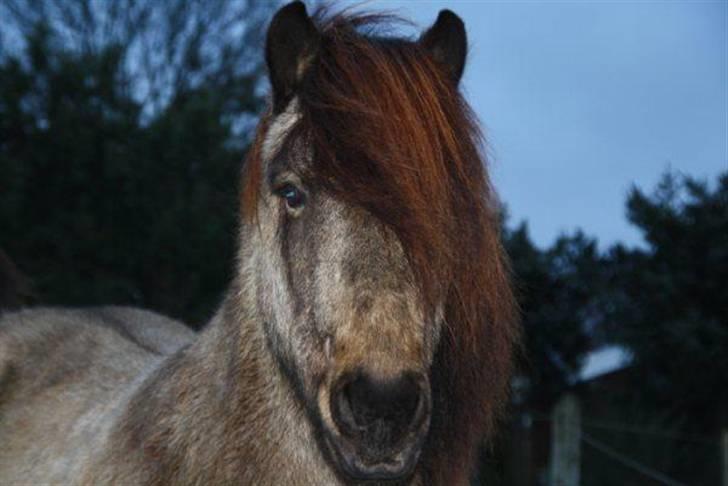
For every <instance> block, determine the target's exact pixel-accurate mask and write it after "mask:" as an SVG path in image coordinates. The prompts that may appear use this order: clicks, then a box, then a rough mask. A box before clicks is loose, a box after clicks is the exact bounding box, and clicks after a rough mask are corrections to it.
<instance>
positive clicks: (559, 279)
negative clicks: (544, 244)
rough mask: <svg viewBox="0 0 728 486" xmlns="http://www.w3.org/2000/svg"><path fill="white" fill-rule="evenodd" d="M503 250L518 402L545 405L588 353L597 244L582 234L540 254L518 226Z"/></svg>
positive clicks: (594, 318) (597, 290)
mask: <svg viewBox="0 0 728 486" xmlns="http://www.w3.org/2000/svg"><path fill="white" fill-rule="evenodd" d="M505 245H506V249H507V251H508V254H509V256H510V258H511V261H512V266H513V273H514V281H515V285H516V292H517V295H518V298H519V304H520V306H521V313H522V317H523V327H524V346H525V350H524V351H525V352H524V355H525V363H524V366H523V368H522V371H523V375H522V377H521V378H522V380H521V382H520V387H519V388H520V392H521V394H523V395H524V396H523V397H521V398H522V399H523V400H525V401H527V402H530V406H534V405H537V404H538V406H548V404H549V403H550V402H551V400H552V399H554V398H555V397H556V396H557V395H558V394H559V393H561V391H562V390H563V389H564V388H565V387H566V386H568V385H569V384H570V383H572V382H573V381H574V379H575V378H576V375H577V373H578V370H579V367H580V365H581V361H582V358H583V357H584V355H585V353H586V352H587V351H588V350H589V349H590V346H591V337H590V336H591V335H590V330H591V328H592V327H594V326H595V325H596V321H597V319H599V316H600V314H599V313H597V312H596V307H595V306H596V303H597V299H598V296H599V295H600V282H601V269H602V265H603V262H602V261H601V259H600V256H599V254H598V252H597V246H596V242H595V241H594V240H593V239H590V238H588V237H586V236H585V235H584V234H583V233H581V232H577V233H576V234H574V235H572V236H566V235H564V236H561V237H559V238H558V239H557V241H556V242H555V243H554V244H553V245H552V246H551V247H550V248H548V249H546V250H541V249H539V248H537V247H536V246H535V245H534V244H533V242H532V241H531V239H530V237H529V235H528V229H527V226H526V225H525V223H522V224H521V225H520V226H519V227H517V228H516V229H515V230H512V231H505ZM523 380H525V382H523Z"/></svg>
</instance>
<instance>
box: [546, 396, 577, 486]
mask: <svg viewBox="0 0 728 486" xmlns="http://www.w3.org/2000/svg"><path fill="white" fill-rule="evenodd" d="M580 408H581V407H580V405H579V399H578V398H577V397H576V396H574V395H572V394H567V395H564V396H563V397H562V398H561V399H560V400H559V401H558V402H557V403H556V405H555V406H554V409H553V412H552V413H551V460H550V468H549V469H550V470H549V484H550V485H551V486H578V485H579V472H580V471H579V469H580V465H581V464H580V462H581V457H580V456H581V409H580Z"/></svg>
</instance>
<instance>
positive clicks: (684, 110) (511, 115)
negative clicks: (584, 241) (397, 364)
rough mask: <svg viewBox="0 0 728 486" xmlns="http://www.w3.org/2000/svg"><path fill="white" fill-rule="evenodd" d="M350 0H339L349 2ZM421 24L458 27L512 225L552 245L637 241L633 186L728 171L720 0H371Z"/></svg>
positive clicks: (726, 45) (727, 79)
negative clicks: (453, 22)
mask: <svg viewBox="0 0 728 486" xmlns="http://www.w3.org/2000/svg"><path fill="white" fill-rule="evenodd" d="M347 3H348V2H347ZM365 8H366V9H368V10H382V9H383V10H393V11H395V12H396V13H399V14H400V15H402V16H403V17H405V18H408V19H411V20H413V21H414V22H416V23H417V24H418V25H420V26H422V27H426V26H428V25H429V24H430V23H432V22H433V21H434V19H435V18H436V17H437V12H438V11H439V10H440V9H442V8H449V9H451V10H453V11H455V12H456V13H457V14H459V15H460V16H461V17H462V18H463V19H464V21H465V24H466V28H467V30H468V36H469V41H470V51H469V63H468V65H467V67H466V72H465V78H464V82H463V88H464V91H465V93H466V96H467V98H468V99H469V101H470V102H471V104H472V106H473V108H474V110H475V112H476V113H477V114H478V116H479V117H480V119H481V121H482V123H483V126H484V128H485V132H486V137H487V139H488V142H489V151H490V154H491V160H490V163H491V174H492V177H493V180H494V182H495V185H496V187H497V189H498V191H499V193H500V196H501V198H502V199H503V201H504V202H505V203H506V205H507V206H508V209H509V212H510V215H511V223H514V222H518V221H520V220H524V219H525V220H527V221H528V224H529V228H530V230H531V235H532V237H533V239H534V241H535V242H536V243H537V244H539V245H540V246H547V245H550V244H551V243H552V242H553V241H554V239H555V238H556V237H557V236H558V235H559V234H561V233H564V232H567V233H570V232H573V231H574V230H575V229H577V228H582V229H583V230H584V231H585V233H586V234H588V235H590V236H594V237H597V238H598V240H599V243H600V247H602V248H606V247H607V246H608V245H610V244H612V243H614V242H616V241H622V242H624V243H626V244H628V245H639V244H640V243H641V241H642V239H641V236H640V234H639V232H638V231H637V230H636V229H634V228H633V227H631V226H630V225H629V224H628V222H627V220H626V218H625V209H624V207H625V205H624V203H625V198H626V195H627V192H628V191H629V189H630V187H632V185H633V184H634V185H636V186H638V187H640V188H643V189H645V190H648V191H651V190H652V188H653V187H654V186H655V184H656V182H657V181H658V179H659V176H660V174H661V173H662V172H663V171H664V170H665V169H667V168H668V167H670V168H672V169H673V170H677V171H679V172H682V173H685V174H689V175H691V176H695V177H699V178H706V179H710V180H713V181H714V180H715V177H716V175H717V174H718V173H719V172H721V171H724V170H727V169H728V95H727V93H726V91H727V90H728V60H727V59H728V2H727V1H726V0H723V1H690V2H687V1H686V2H682V1H640V2H626V1H609V2H593V1H584V2H579V1H559V2H556V1H542V2H538V1H508V2H507V1H457V0H438V1H406V0H396V1H395V0H389V1H384V0H379V1H377V0H375V1H371V2H367V3H366V5H365Z"/></svg>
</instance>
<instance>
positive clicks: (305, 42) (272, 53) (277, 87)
mask: <svg viewBox="0 0 728 486" xmlns="http://www.w3.org/2000/svg"><path fill="white" fill-rule="evenodd" d="M319 42H320V34H319V32H318V29H316V26H315V25H314V23H313V21H312V20H311V18H310V17H309V16H308V13H306V6H305V5H304V4H303V2H293V3H289V4H288V5H286V6H285V7H283V8H281V9H280V10H279V11H278V12H277V13H276V14H275V16H274V17H273V20H272V21H271V23H270V27H268V36H267V40H266V46H265V60H266V63H267V64H268V75H269V76H270V84H271V87H272V88H273V111H274V113H279V112H281V111H283V110H284V109H285V107H286V105H287V104H288V102H289V101H290V100H291V98H292V97H293V95H294V93H295V90H296V88H297V87H298V85H299V83H300V82H301V79H302V78H303V75H304V73H305V71H306V68H307V67H308V65H309V64H310V63H311V60H312V59H313V58H314V56H315V55H316V52H317V51H318V46H319Z"/></svg>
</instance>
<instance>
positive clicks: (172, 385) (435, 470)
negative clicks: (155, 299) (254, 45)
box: [0, 2, 519, 485]
mask: <svg viewBox="0 0 728 486" xmlns="http://www.w3.org/2000/svg"><path fill="white" fill-rule="evenodd" d="M394 21H395V20H393V19H392V18H390V17H387V16H382V15H374V14H353V13H341V12H339V13H333V14H332V13H326V12H317V13H315V14H313V15H309V13H308V12H307V10H306V7H305V6H304V5H303V4H302V3H300V2H294V3H291V4H288V5H286V6H284V7H282V8H281V9H280V10H279V11H278V12H277V13H276V14H275V16H274V17H273V18H272V21H271V23H270V24H269V27H268V31H267V37H266V44H265V62H266V65H267V69H268V74H269V79H270V85H271V96H270V106H269V108H268V110H267V111H266V113H265V114H264V115H263V116H262V117H261V121H260V123H259V126H258V128H257V131H256V133H255V137H254V141H253V143H252V146H251V149H250V151H249V152H248V154H247V156H246V157H247V158H246V160H245V162H244V164H243V168H242V172H241V178H240V184H241V197H240V199H241V201H240V212H239V213H240V217H239V221H240V223H239V225H240V226H239V228H240V231H239V233H238V235H237V236H236V238H237V240H238V242H237V243H238V252H237V257H236V260H235V270H234V276H233V277H232V278H231V283H230V284H229V288H228V290H227V291H226V293H225V295H224V297H223V298H222V299H221V304H220V306H219V307H218V309H217V311H216V312H215V313H214V315H213V317H212V318H211V320H210V321H209V322H208V324H207V325H206V326H205V327H204V328H203V329H202V330H201V331H200V332H199V333H195V332H193V331H191V330H189V329H188V328H187V327H186V326H185V325H184V324H182V323H180V322H177V321H174V320H171V319H168V318H166V317H163V316H161V315H158V314H155V313H152V312H149V311H144V310H139V309H134V308H126V307H100V308H86V309H64V308H36V309H32V308H28V309H22V310H20V311H15V312H10V313H6V314H4V315H3V317H2V321H0V442H1V443H2V447H0V482H1V483H4V484H80V485H91V484H94V485H96V484H142V485H161V484H244V485H247V484H250V485H252V484H255V485H258V484H262V485H282V484H294V485H324V484H326V485H345V484H389V485H392V484H395V485H396V484H400V485H444V484H447V485H450V484H467V483H468V481H469V478H470V476H471V474H472V472H473V469H474V466H475V463H476V459H477V454H478V450H479V447H480V445H481V444H483V443H485V442H487V440H488V438H491V437H492V436H493V434H494V431H495V429H496V426H497V423H498V421H499V418H500V417H501V416H502V415H503V410H504V403H506V402H507V396H508V382H509V379H510V376H511V367H512V360H513V349H514V348H515V346H516V343H517V341H518V334H519V324H518V319H517V310H516V305H515V303H514V298H513V294H512V289H511V284H510V277H509V266H508V261H507V258H506V256H505V254H504V251H503V249H502V246H501V243H500V236H499V215H498V203H497V197H496V195H495V192H494V190H493V189H492V187H491V184H490V182H489V178H488V175H487V168H486V160H485V157H484V150H483V139H482V136H481V132H480V130H479V128H478V124H477V122H476V119H475V117H474V115H473V114H472V112H471V111H470V109H469V107H468V105H467V103H466V102H465V101H464V98H463V96H462V95H461V93H460V89H459V84H460V79H461V76H462V74H463V70H464V67H465V60H466V52H467V39H466V31H465V27H464V24H463V22H462V20H461V19H460V18H459V17H458V16H457V15H455V14H454V13H453V12H451V11H448V10H443V11H441V12H440V13H439V15H438V17H437V20H436V21H435V22H434V24H432V26H431V27H429V28H428V29H426V30H425V31H424V32H423V33H422V34H421V35H420V36H418V37H416V38H405V37H395V36H393V35H391V34H387V32H391V31H387V29H388V28H389V27H391V25H392V22H394Z"/></svg>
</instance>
